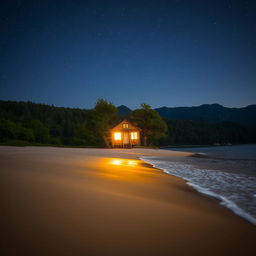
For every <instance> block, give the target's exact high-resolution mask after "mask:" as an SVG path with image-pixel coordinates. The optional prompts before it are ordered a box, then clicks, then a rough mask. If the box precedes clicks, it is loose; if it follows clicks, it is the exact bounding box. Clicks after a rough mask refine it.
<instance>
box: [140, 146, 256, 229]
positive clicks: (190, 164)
mask: <svg viewBox="0 0 256 256" xmlns="http://www.w3.org/2000/svg"><path fill="white" fill-rule="evenodd" d="M171 150H178V151H187V152H194V153H196V155H195V157H185V158H184V157H182V158H179V157H143V158H141V159H142V160H143V161H146V162H148V163H150V164H152V165H153V166H154V167H156V168H159V169H162V170H163V171H164V172H166V173H168V174H171V175H175V176H178V177H181V178H183V179H184V180H186V181H187V183H188V184H189V185H190V186H192V187H194V188H195V189H196V190H197V191H199V192H201V193H204V194H207V195H209V196H212V197H215V198H217V199H219V200H220V204H221V205H223V206H225V207H227V208H229V209H230V210H232V211H233V212H234V213H235V214H237V215H239V216H241V217H243V218H244V219H246V220H247V221H249V222H251V223H252V224H254V225H256V145H241V146H220V147H197V148H182V149H181V148H175V149H174V148H171Z"/></svg>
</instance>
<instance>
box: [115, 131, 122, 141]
mask: <svg viewBox="0 0 256 256" xmlns="http://www.w3.org/2000/svg"><path fill="white" fill-rule="evenodd" d="M114 138H115V140H121V132H115V133H114Z"/></svg>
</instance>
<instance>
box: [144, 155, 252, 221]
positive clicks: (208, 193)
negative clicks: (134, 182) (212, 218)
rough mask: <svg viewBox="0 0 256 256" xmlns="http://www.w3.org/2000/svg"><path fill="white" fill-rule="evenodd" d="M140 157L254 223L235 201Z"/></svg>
mask: <svg viewBox="0 0 256 256" xmlns="http://www.w3.org/2000/svg"><path fill="white" fill-rule="evenodd" d="M189 157H197V154H195V156H193V155H192V156H189ZM140 159H141V160H142V161H145V162H146V163H149V164H150V165H152V167H153V168H156V169H160V170H162V171H163V172H164V173H166V174H168V175H171V176H174V177H178V178H180V179H182V180H184V181H185V182H186V185H188V186H190V187H192V188H193V189H194V190H195V191H196V192H197V193H199V194H200V195H204V196H207V197H208V198H211V199H215V200H216V201H217V202H218V204H219V205H221V206H223V207H225V208H226V209H228V210H230V211H231V212H232V213H233V214H235V215H236V216H239V217H240V218H242V219H243V220H245V221H247V222H248V223H250V224H252V225H256V219H255V218H254V217H253V216H251V215H250V214H248V213H247V212H246V211H244V209H242V208H240V207H239V206H238V205H236V203H234V202H233V201H230V200H229V199H228V198H226V197H224V196H222V195H219V194H216V193H214V192H212V191H210V190H209V189H207V188H203V187H201V186H200V185H197V184H194V183H192V182H191V181H190V180H189V179H186V178H185V177H183V176H181V175H174V174H172V173H169V172H168V171H167V170H165V169H164V168H160V167H158V166H157V165H155V164H153V163H150V160H149V159H145V158H143V157H141V158H140Z"/></svg>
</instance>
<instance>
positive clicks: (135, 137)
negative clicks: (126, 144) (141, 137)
mask: <svg viewBox="0 0 256 256" xmlns="http://www.w3.org/2000/svg"><path fill="white" fill-rule="evenodd" d="M137 138H138V135H137V132H131V139H132V140H136V139H137Z"/></svg>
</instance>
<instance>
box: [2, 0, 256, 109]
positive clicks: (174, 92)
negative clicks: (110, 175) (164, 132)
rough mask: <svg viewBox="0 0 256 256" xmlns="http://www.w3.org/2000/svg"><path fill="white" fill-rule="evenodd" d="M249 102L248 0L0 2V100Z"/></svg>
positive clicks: (252, 59)
mask: <svg viewBox="0 0 256 256" xmlns="http://www.w3.org/2000/svg"><path fill="white" fill-rule="evenodd" d="M98 98H105V99H107V100H109V101H111V102H112V103H113V104H115V105H117V106H118V105H121V104H124V105H126V106H128V107H130V108H136V107H138V106H139V104H140V103H142V102H146V103H148V104H150V105H151V106H152V107H161V106H170V107H171V106H196V105H201V104H204V103H208V104H211V103H219V104H222V105H224V106H228V107H242V106H247V105H249V104H255V103H256V1H254V0H250V1H232V0H204V1H203V0H201V1H200V0H166V1H163V0H156V1H150V0H147V1H144V0H136V1H133V0H130V1H128V0H126V1H125V0H116V1H108V0H105V1H97V0H92V1H86V0H80V1H79V0H70V1H67V0H61V1H59V0H37V1H32V0H31V1H30V0H1V1H0V99H1V100H18V101H33V102H37V103H46V104H54V105H56V106H65V107H79V108H91V107H93V106H94V104H95V102H96V100H97V99H98Z"/></svg>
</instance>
